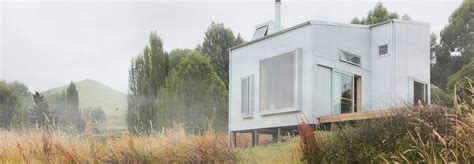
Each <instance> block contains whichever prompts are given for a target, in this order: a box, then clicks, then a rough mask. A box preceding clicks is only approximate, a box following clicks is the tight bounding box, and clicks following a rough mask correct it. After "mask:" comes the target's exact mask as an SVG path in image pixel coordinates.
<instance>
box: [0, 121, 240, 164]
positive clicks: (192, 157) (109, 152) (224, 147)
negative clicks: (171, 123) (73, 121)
mask: <svg viewBox="0 0 474 164" xmlns="http://www.w3.org/2000/svg"><path fill="white" fill-rule="evenodd" d="M0 138H1V140H2V142H0V163H96V162H99V163H150V162H151V163H156V162H159V163H174V162H178V163H182V162H186V163H188V162H191V163H196V162H197V163H208V162H213V163H229V162H233V161H236V160H237V155H236V154H237V152H236V151H235V150H234V149H232V148H231V147H230V146H229V144H228V138H227V135H226V134H216V133H212V132H209V133H203V134H188V133H186V132H185V130H184V128H182V127H179V126H178V128H176V129H172V130H166V131H163V132H161V133H156V134H152V135H148V136H133V135H121V136H116V137H107V138H98V137H96V136H95V135H94V134H93V132H92V131H90V130H89V131H88V132H87V136H73V135H69V134H66V133H61V132H58V131H55V132H50V133H48V132H46V131H43V130H31V131H28V132H22V133H19V132H12V131H0Z"/></svg>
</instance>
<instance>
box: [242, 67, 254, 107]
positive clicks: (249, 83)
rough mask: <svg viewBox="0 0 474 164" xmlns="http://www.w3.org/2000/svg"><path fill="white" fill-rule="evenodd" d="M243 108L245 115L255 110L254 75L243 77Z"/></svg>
mask: <svg viewBox="0 0 474 164" xmlns="http://www.w3.org/2000/svg"><path fill="white" fill-rule="evenodd" d="M241 105H242V109H241V114H242V115H243V116H251V113H252V111H253V106H254V105H253V75H250V76H247V77H244V78H242V104H241Z"/></svg>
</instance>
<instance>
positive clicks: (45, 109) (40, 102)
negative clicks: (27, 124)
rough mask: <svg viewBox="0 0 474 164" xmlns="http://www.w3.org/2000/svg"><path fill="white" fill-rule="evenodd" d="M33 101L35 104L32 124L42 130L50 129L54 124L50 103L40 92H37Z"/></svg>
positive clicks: (32, 112) (32, 111)
mask: <svg viewBox="0 0 474 164" xmlns="http://www.w3.org/2000/svg"><path fill="white" fill-rule="evenodd" d="M33 100H34V102H35V104H34V105H33V109H32V110H31V118H30V120H31V122H32V123H33V124H36V125H37V126H38V127H40V128H45V129H48V127H49V126H50V125H51V124H52V122H53V112H52V111H51V110H50V109H49V105H48V102H47V101H46V100H45V98H44V97H43V95H42V94H40V93H39V92H35V94H34V95H33Z"/></svg>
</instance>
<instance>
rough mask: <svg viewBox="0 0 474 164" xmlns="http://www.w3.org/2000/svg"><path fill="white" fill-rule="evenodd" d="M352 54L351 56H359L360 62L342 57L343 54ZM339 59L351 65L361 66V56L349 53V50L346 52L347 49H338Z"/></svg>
mask: <svg viewBox="0 0 474 164" xmlns="http://www.w3.org/2000/svg"><path fill="white" fill-rule="evenodd" d="M346 54H348V55H352V56H355V57H358V58H359V61H360V63H354V62H352V61H348V60H345V59H344V58H343V55H346ZM339 60H340V61H342V62H345V63H348V64H352V65H355V66H359V67H360V66H361V64H362V57H361V56H360V55H356V54H353V53H350V52H347V51H344V50H339Z"/></svg>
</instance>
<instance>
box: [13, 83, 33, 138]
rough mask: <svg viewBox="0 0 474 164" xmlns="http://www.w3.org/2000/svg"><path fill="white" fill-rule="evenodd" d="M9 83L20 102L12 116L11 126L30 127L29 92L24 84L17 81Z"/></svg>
mask: <svg viewBox="0 0 474 164" xmlns="http://www.w3.org/2000/svg"><path fill="white" fill-rule="evenodd" d="M9 85H10V87H11V88H12V89H13V90H14V91H15V94H16V96H17V97H18V100H19V104H20V105H19V108H18V111H17V112H16V113H15V115H14V116H13V118H12V123H11V128H13V129H15V130H23V129H26V128H28V127H30V120H29V119H30V109H31V106H32V104H33V99H32V96H31V92H30V91H29V89H28V87H27V86H26V85H25V84H23V83H20V82H18V81H13V82H11V83H9Z"/></svg>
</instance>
